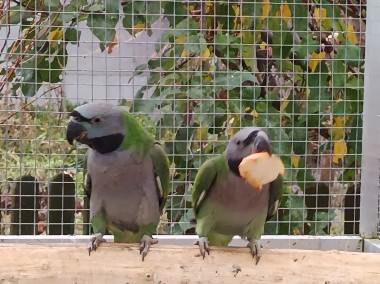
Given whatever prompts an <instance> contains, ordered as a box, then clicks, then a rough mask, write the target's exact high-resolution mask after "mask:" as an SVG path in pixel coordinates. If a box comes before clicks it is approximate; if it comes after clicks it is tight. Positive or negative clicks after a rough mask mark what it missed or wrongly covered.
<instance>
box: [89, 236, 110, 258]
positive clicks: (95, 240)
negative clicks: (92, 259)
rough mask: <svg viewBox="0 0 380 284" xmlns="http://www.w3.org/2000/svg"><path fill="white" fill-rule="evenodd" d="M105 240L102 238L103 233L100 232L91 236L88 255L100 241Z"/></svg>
mask: <svg viewBox="0 0 380 284" xmlns="http://www.w3.org/2000/svg"><path fill="white" fill-rule="evenodd" d="M103 242H107V241H106V240H105V239H103V235H102V234H101V233H98V234H95V235H93V236H92V238H91V241H90V244H89V245H88V256H90V255H91V251H96V249H97V248H98V247H99V245H100V243H103Z"/></svg>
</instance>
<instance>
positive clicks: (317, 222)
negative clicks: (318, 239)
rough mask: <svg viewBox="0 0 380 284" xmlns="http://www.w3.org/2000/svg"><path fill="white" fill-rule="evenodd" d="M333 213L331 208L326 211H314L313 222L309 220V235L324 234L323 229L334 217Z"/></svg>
mask: <svg viewBox="0 0 380 284" xmlns="http://www.w3.org/2000/svg"><path fill="white" fill-rule="evenodd" d="M334 217H335V213H334V210H333V209H330V210H329V211H328V212H316V213H315V215H314V222H310V223H311V224H310V227H311V231H310V235H326V233H325V232H324V229H325V228H326V227H327V226H328V225H329V223H330V222H331V221H332V220H333V219H334Z"/></svg>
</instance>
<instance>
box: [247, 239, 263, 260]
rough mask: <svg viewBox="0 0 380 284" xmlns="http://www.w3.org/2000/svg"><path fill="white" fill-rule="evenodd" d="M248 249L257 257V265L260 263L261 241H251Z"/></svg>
mask: <svg viewBox="0 0 380 284" xmlns="http://www.w3.org/2000/svg"><path fill="white" fill-rule="evenodd" d="M247 247H249V248H250V249H251V254H252V257H256V265H257V264H258V263H259V260H260V258H261V245H260V241H259V240H255V239H253V240H250V241H249V243H248V245H247Z"/></svg>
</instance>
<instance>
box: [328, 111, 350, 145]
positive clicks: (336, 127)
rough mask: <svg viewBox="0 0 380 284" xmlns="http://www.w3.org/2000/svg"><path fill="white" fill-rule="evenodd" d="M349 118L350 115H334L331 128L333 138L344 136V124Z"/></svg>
mask: <svg viewBox="0 0 380 284" xmlns="http://www.w3.org/2000/svg"><path fill="white" fill-rule="evenodd" d="M348 120H349V117H344V116H340V117H334V124H333V128H332V130H331V136H332V139H333V140H339V139H342V138H343V137H344V126H345V125H346V122H347V121H348Z"/></svg>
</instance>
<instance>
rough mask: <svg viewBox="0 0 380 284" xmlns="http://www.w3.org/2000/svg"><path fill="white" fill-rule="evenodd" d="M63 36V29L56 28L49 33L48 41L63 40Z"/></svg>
mask: <svg viewBox="0 0 380 284" xmlns="http://www.w3.org/2000/svg"><path fill="white" fill-rule="evenodd" d="M62 37H63V32H62V30H61V29H56V30H54V31H51V32H50V33H49V35H48V37H47V38H48V41H56V40H61V39H62Z"/></svg>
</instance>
